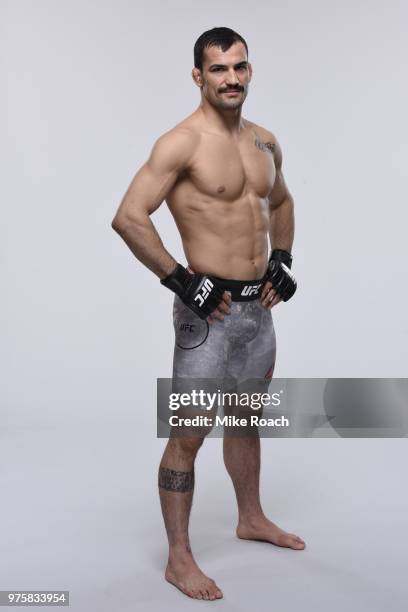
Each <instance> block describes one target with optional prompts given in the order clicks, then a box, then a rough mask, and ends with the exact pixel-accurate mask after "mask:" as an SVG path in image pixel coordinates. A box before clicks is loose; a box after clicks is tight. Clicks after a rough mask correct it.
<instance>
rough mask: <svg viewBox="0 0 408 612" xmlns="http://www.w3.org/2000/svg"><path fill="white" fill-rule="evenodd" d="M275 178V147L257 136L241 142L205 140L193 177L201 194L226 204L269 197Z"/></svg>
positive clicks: (216, 138)
mask: <svg viewBox="0 0 408 612" xmlns="http://www.w3.org/2000/svg"><path fill="white" fill-rule="evenodd" d="M275 178H276V170H275V164H274V157H273V148H272V146H271V145H268V144H266V143H263V142H262V141H261V140H260V139H258V138H257V137H255V136H253V135H251V137H249V138H246V139H245V140H244V141H242V142H239V143H236V142H233V141H229V140H224V139H221V138H219V137H215V136H212V137H211V136H209V137H206V138H203V140H202V143H201V145H200V147H199V149H198V151H197V153H196V155H195V158H194V160H193V163H192V170H191V172H190V176H189V180H190V181H191V182H192V183H193V185H194V186H195V188H196V189H197V190H198V191H199V192H200V193H202V194H205V195H207V196H208V197H215V198H217V199H225V200H226V201H232V200H237V199H239V198H240V197H242V196H244V195H247V194H252V195H254V196H256V197H258V198H266V197H267V196H268V194H269V193H270V191H271V190H272V188H273V185H274V182H275Z"/></svg>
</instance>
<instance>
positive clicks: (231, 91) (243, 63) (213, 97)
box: [192, 28, 252, 110]
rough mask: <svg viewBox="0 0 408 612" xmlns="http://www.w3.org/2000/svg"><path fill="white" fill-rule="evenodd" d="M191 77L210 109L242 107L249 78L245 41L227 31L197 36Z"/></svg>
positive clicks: (221, 29) (232, 31) (250, 74)
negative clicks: (214, 107) (210, 106)
mask: <svg viewBox="0 0 408 612" xmlns="http://www.w3.org/2000/svg"><path fill="white" fill-rule="evenodd" d="M192 76H193V79H194V82H195V83H196V84H197V85H198V86H199V87H200V89H201V91H202V94H203V95H204V96H205V98H207V100H208V101H209V102H210V103H211V104H212V105H213V106H217V107H218V108H222V109H224V110H234V109H236V108H239V107H240V106H242V104H243V102H244V100H245V98H246V97H247V93H248V85H249V82H250V80H251V76H252V67H251V64H249V63H248V46H247V44H246V42H245V40H244V39H243V38H242V36H240V35H239V34H238V33H237V32H234V30H230V28H213V29H212V30H208V31H207V32H204V33H203V34H201V36H200V37H199V38H198V39H197V41H196V43H195V45H194V68H193V71H192Z"/></svg>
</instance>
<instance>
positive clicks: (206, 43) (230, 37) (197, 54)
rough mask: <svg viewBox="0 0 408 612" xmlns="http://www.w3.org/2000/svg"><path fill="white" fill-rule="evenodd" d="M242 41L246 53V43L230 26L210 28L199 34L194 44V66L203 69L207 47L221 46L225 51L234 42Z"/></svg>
mask: <svg viewBox="0 0 408 612" xmlns="http://www.w3.org/2000/svg"><path fill="white" fill-rule="evenodd" d="M236 42H242V44H243V45H244V46H245V49H246V52H247V55H248V45H247V44H246V42H245V40H244V39H243V38H242V36H240V34H238V33H237V32H234V30H231V29H230V28H212V30H207V31H206V32H203V33H202V34H201V36H199V37H198V38H197V40H196V43H195V45H194V66H195V67H196V68H198V69H199V70H202V69H203V59H204V49H206V48H207V47H221V49H222V50H223V51H227V50H228V49H229V48H230V47H231V46H232V45H233V44H234V43H236Z"/></svg>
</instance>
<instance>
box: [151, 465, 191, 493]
mask: <svg viewBox="0 0 408 612" xmlns="http://www.w3.org/2000/svg"><path fill="white" fill-rule="evenodd" d="M159 487H161V488H162V489H166V491H177V492H178V493H187V492H188V491H192V490H193V489H194V468H193V469H192V471H191V472H178V471H177V470H169V469H168V468H164V467H160V469H159Z"/></svg>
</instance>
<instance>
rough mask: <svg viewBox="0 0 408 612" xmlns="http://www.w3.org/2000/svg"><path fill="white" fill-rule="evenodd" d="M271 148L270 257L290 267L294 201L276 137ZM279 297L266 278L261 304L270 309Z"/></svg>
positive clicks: (285, 283) (286, 282) (293, 227)
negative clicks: (272, 181)
mask: <svg viewBox="0 0 408 612" xmlns="http://www.w3.org/2000/svg"><path fill="white" fill-rule="evenodd" d="M271 149H272V151H273V156H274V160H275V168H276V178H275V183H274V185H273V189H272V191H271V192H270V194H269V196H268V197H269V212H270V227H269V238H270V243H271V249H272V257H274V258H276V259H277V260H278V261H282V262H283V263H284V264H286V265H287V266H288V264H289V267H290V261H289V260H290V256H286V254H285V253H288V254H290V253H291V251H292V245H293V239H294V234H295V216H294V201H293V198H292V196H291V194H290V192H289V190H288V187H287V185H286V182H285V179H284V176H283V172H282V151H281V148H280V146H279V143H278V142H277V140H276V138H274V140H273V143H271ZM287 284H291V282H290V279H284V281H283V285H284V286H286V285H287ZM295 289H296V287H295ZM292 290H293V289H292ZM289 293H290V291H289ZM293 293H294V291H293ZM281 299H282V296H281V295H280V294H279V292H278V291H277V290H276V288H274V287H273V284H272V282H271V281H269V280H268V281H267V282H266V283H265V286H264V288H263V291H262V295H261V301H262V305H263V306H265V307H266V308H269V309H270V308H272V307H273V306H275V304H278V303H279V302H280V301H281ZM287 299H289V298H287Z"/></svg>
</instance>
